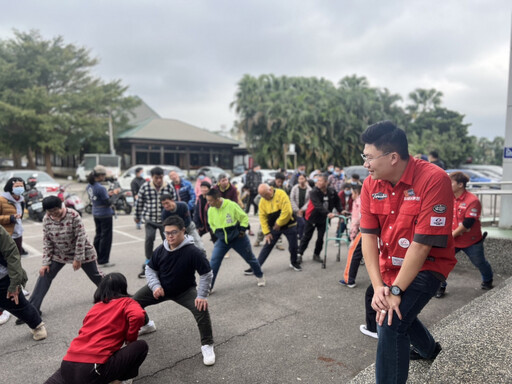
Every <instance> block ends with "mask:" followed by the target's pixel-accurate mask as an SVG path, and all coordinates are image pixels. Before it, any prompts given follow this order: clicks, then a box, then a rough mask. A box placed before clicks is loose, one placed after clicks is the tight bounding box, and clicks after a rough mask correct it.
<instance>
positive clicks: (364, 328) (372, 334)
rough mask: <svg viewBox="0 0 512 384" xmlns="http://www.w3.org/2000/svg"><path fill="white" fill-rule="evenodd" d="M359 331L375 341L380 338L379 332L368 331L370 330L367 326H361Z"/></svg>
mask: <svg viewBox="0 0 512 384" xmlns="http://www.w3.org/2000/svg"><path fill="white" fill-rule="evenodd" d="M359 330H360V331H361V333H362V334H363V335H366V336H370V337H373V338H374V339H378V338H379V335H378V334H377V332H371V331H369V330H368V328H366V324H361V325H360V326H359Z"/></svg>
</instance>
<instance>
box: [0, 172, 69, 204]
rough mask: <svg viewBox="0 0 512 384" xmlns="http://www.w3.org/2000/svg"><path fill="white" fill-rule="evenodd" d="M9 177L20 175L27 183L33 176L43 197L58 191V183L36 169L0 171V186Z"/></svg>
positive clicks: (55, 193)
mask: <svg viewBox="0 0 512 384" xmlns="http://www.w3.org/2000/svg"><path fill="white" fill-rule="evenodd" d="M11 177H21V178H22V179H23V180H25V183H27V180H28V179H29V178H31V177H32V178H35V179H36V180H37V183H36V185H35V187H36V189H37V190H38V191H40V192H41V193H42V194H43V196H44V197H46V196H49V195H55V196H56V195H57V194H58V193H59V187H60V184H59V183H58V182H56V181H55V180H54V179H53V177H51V176H50V175H49V174H47V173H46V172H43V171H38V170H36V169H12V170H9V171H4V172H0V186H1V188H2V189H3V186H4V185H5V183H6V182H7V180H9V179H10V178H11Z"/></svg>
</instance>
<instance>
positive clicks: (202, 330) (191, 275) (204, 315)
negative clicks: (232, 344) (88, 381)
mask: <svg viewBox="0 0 512 384" xmlns="http://www.w3.org/2000/svg"><path fill="white" fill-rule="evenodd" d="M163 226H164V234H165V240H164V243H163V244H162V245H160V246H159V247H158V248H156V249H155V251H154V252H153V255H152V256H151V259H150V260H149V263H148V264H147V265H146V281H147V285H146V286H144V287H142V288H141V289H139V290H138V291H137V292H136V293H135V295H133V299H134V300H135V301H137V302H138V303H139V304H140V305H141V307H142V308H146V307H147V306H150V305H154V304H159V303H161V302H164V301H167V300H172V301H174V302H176V303H178V304H179V305H181V306H183V307H185V308H187V309H188V310H189V311H190V312H192V314H193V315H194V318H195V319H196V322H197V326H198V328H199V334H200V335H201V345H202V347H201V352H202V354H203V363H204V365H213V364H215V353H214V351H213V334H212V324H211V321H210V314H209V313H208V300H207V297H208V293H209V291H210V286H211V282H212V277H213V273H212V270H211V268H210V264H209V263H208V260H207V259H206V257H205V254H204V253H203V252H202V251H201V250H200V249H199V248H197V247H196V246H195V245H194V241H193V240H192V239H191V238H190V237H188V236H185V223H184V222H183V220H182V219H181V217H178V216H171V217H168V218H167V219H166V220H165V221H164V222H163ZM196 272H197V273H198V274H199V287H197V289H196V277H195V273H196ZM154 331H156V327H155V323H154V322H153V321H152V320H151V321H150V320H149V317H148V315H147V314H146V322H145V325H144V326H143V327H142V328H141V329H140V331H139V335H143V334H146V333H150V332H154Z"/></svg>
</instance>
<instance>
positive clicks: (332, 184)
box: [327, 167, 343, 193]
mask: <svg viewBox="0 0 512 384" xmlns="http://www.w3.org/2000/svg"><path fill="white" fill-rule="evenodd" d="M327 185H328V186H329V188H332V189H334V190H335V191H336V193H339V192H340V191H341V188H342V187H343V174H342V172H341V168H340V167H335V168H334V170H333V172H332V174H331V175H330V176H329V178H328V179H327Z"/></svg>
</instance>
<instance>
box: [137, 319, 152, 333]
mask: <svg viewBox="0 0 512 384" xmlns="http://www.w3.org/2000/svg"><path fill="white" fill-rule="evenodd" d="M155 331H156V325H155V322H154V321H153V320H149V321H148V323H147V324H146V325H143V326H142V327H140V329H139V336H140V335H145V334H146V333H152V332H155Z"/></svg>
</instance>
